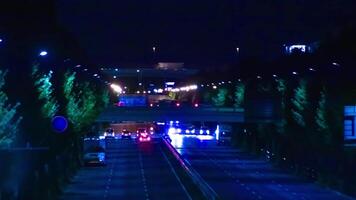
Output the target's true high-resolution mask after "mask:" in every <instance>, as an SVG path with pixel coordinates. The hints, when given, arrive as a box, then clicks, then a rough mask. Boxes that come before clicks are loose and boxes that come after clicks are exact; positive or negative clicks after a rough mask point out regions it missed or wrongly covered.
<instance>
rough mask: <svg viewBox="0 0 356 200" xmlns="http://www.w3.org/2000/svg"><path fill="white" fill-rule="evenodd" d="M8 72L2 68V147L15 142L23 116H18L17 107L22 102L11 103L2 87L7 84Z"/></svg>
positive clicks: (0, 104)
mask: <svg viewBox="0 0 356 200" xmlns="http://www.w3.org/2000/svg"><path fill="white" fill-rule="evenodd" d="M5 76H6V72H3V71H1V70H0V148H1V147H4V146H5V147H6V146H8V145H10V144H12V143H13V141H14V139H15V138H16V135H17V133H18V131H19V128H18V126H19V123H20V121H21V120H22V117H17V108H18V107H19V106H20V103H16V104H15V105H11V104H9V103H8V97H7V95H6V94H5V93H4V92H3V90H2V88H3V86H4V84H5Z"/></svg>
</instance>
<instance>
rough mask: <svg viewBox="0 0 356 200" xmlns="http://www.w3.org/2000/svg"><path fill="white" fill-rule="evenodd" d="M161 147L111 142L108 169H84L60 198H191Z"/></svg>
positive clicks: (156, 142) (148, 199) (154, 144)
mask: <svg viewBox="0 0 356 200" xmlns="http://www.w3.org/2000/svg"><path fill="white" fill-rule="evenodd" d="M161 145H162V143H161V142H160V141H155V142H154V143H151V144H147V145H138V144H136V143H135V142H134V141H132V140H131V141H130V140H112V141H110V142H109V143H108V145H107V159H108V164H107V166H105V167H83V168H82V169H81V170H80V171H79V172H78V174H77V175H76V176H75V177H74V179H73V181H72V183H71V184H69V185H68V187H67V188H66V189H65V191H64V194H63V195H62V197H61V198H60V199H61V200H77V199H78V200H79V199H85V200H94V199H108V200H110V199H113V200H114V199H115V200H117V199H125V200H126V199H132V200H135V199H140V200H141V199H144V200H151V199H164V200H166V199H170V200H175V199H177V200H181V199H190V196H189V194H187V192H186V191H185V188H184V187H183V186H182V184H181V183H180V180H179V178H177V176H176V175H175V172H174V170H173V169H172V168H171V166H170V163H169V161H168V160H167V158H166V155H165V154H164V152H163V151H162V146H161Z"/></svg>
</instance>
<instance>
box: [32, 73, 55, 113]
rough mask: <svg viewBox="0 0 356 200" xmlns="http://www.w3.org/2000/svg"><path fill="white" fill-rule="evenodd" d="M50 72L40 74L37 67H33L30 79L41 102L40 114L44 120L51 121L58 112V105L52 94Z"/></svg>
mask: <svg viewBox="0 0 356 200" xmlns="http://www.w3.org/2000/svg"><path fill="white" fill-rule="evenodd" d="M52 73H53V72H52V71H49V72H48V73H47V74H41V73H40V72H39V70H38V66H34V67H33V70H32V77H33V79H34V84H35V87H36V89H37V92H38V99H39V100H40V101H42V102H43V103H42V106H41V112H42V115H43V116H44V117H45V118H49V119H51V118H52V117H54V116H55V114H56V113H57V111H58V108H59V105H58V102H57V100H56V99H55V97H54V94H53V87H52V83H51V78H52Z"/></svg>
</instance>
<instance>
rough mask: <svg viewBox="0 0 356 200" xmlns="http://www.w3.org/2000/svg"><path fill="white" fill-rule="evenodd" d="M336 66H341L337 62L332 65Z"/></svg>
mask: <svg viewBox="0 0 356 200" xmlns="http://www.w3.org/2000/svg"><path fill="white" fill-rule="evenodd" d="M332 64H333V65H334V66H340V64H339V63H336V62H333V63H332Z"/></svg>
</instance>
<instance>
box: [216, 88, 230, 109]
mask: <svg viewBox="0 0 356 200" xmlns="http://www.w3.org/2000/svg"><path fill="white" fill-rule="evenodd" d="M227 93H228V91H227V89H225V88H220V89H219V90H218V93H217V95H216V96H215V97H213V99H212V100H213V104H214V105H215V106H224V105H225V103H226V98H227Z"/></svg>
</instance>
